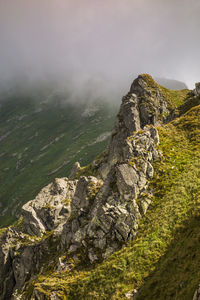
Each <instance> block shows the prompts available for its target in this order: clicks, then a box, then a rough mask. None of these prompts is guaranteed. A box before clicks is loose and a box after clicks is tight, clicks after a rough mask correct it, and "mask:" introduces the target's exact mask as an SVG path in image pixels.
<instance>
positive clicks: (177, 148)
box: [35, 100, 200, 300]
mask: <svg viewBox="0 0 200 300" xmlns="http://www.w3.org/2000/svg"><path fill="white" fill-rule="evenodd" d="M194 102H195V103H196V100H195V101H194ZM198 102H199V100H198ZM158 130H159V135H160V146H159V148H160V150H161V151H162V153H163V157H162V159H161V161H159V162H157V163H156V165H155V170H156V171H155V175H154V178H153V180H152V182H151V187H152V189H153V190H154V199H153V202H152V205H151V208H150V209H149V210H148V212H147V214H146V216H145V217H144V218H143V219H142V220H141V222H140V224H139V231H138V235H137V237H136V239H135V240H134V241H133V242H131V243H128V244H127V245H125V246H124V247H123V248H122V249H121V250H120V251H118V252H116V253H114V254H113V255H111V256H110V257H109V258H108V259H107V260H105V261H104V262H102V263H101V264H98V265H96V266H95V267H94V268H91V269H90V268H87V267H84V266H81V265H78V266H77V267H76V265H75V268H74V272H72V273H71V272H70V273H69V272H63V273H59V274H58V273H52V274H50V273H47V274H46V275H43V276H42V275H40V276H38V278H37V280H36V282H35V286H36V287H37V289H40V290H43V292H44V293H46V295H47V297H48V294H49V292H50V291H56V292H57V293H58V294H59V295H60V296H61V298H63V299H127V298H126V296H125V294H126V293H127V292H130V291H133V290H134V289H137V290H139V295H138V297H137V299H139V300H140V299H141V300H142V299H149V300H150V299H151V300H152V299H155V300H156V299H161V300H162V299H178V300H179V299H180V300H188V299H192V297H193V294H194V291H195V289H196V288H197V286H198V284H199V280H200V271H199V259H200V253H199V247H200V233H199V226H200V150H199V149H200V106H195V107H194V108H192V109H190V110H189V111H188V112H186V113H185V114H183V115H182V116H181V117H179V118H177V119H176V120H174V121H173V122H171V123H169V124H167V125H165V126H163V127H160V128H158Z"/></svg>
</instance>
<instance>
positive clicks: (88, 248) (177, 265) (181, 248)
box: [0, 74, 200, 300]
mask: <svg viewBox="0 0 200 300" xmlns="http://www.w3.org/2000/svg"><path fill="white" fill-rule="evenodd" d="M199 133H200V93H199V91H198V86H197V89H196V90H195V91H189V90H182V91H171V90H167V89H166V88H163V87H162V86H159V85H158V84H157V83H156V82H155V81H154V80H153V79H152V78H151V77H150V76H149V75H147V74H142V75H140V76H139V77H138V78H137V79H136V80H134V82H133V84H132V86H131V89H130V92H129V93H128V94H127V95H126V96H125V97H124V98H123V99H122V104H121V107H120V111H119V113H118V115H117V118H116V122H115V126H114V129H113V131H112V135H111V140H110V143H109V147H108V149H107V151H106V152H104V153H102V155H101V156H99V157H98V159H95V160H94V161H93V162H92V163H91V164H90V165H89V166H88V167H86V168H84V167H82V168H81V167H80V166H79V165H76V168H74V172H73V177H71V178H70V179H68V178H61V179H56V180H54V182H53V183H52V184H50V185H48V186H46V187H45V188H43V189H42V191H41V192H40V193H39V194H38V196H37V197H36V198H35V199H34V200H33V201H29V202H28V203H27V204H25V205H24V206H23V208H22V217H21V218H20V219H19V220H18V222H17V223H16V224H14V225H13V226H11V227H9V228H5V229H2V230H1V231H0V263H1V265H2V268H1V270H0V279H1V281H0V282H1V283H0V295H1V298H2V299H3V300H4V299H11V298H12V297H14V299H39V300H40V299H54V298H56V299H127V298H129V299H133V298H134V299H192V297H193V295H194V292H195V290H196V289H197V287H198V283H199V270H198V261H199V251H198V249H199V232H198V229H199V214H200V211H199V204H200V203H199V201H200V197H199V195H200V179H199V178H200V176H199V175H200V168H199V160H200V153H199V144H200V134H199ZM195 300H196V299H195Z"/></svg>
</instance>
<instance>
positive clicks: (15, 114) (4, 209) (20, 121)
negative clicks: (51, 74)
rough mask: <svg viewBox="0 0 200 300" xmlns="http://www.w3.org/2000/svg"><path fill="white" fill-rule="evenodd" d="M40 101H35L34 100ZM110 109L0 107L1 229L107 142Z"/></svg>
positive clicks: (10, 103)
mask: <svg viewBox="0 0 200 300" xmlns="http://www.w3.org/2000/svg"><path fill="white" fill-rule="evenodd" d="M38 98H39V99H38ZM118 105H119V104H118V103H117V104H115V105H112V108H111V105H109V104H106V103H100V101H99V102H97V101H96V102H93V103H92V102H90V103H88V102H87V103H86V102H82V103H81V104H80V103H79V104H76V105H72V104H70V103H67V102H66V103H65V104H64V103H63V101H61V100H59V97H58V96H57V97H56V96H55V97H52V99H50V100H48V101H46V98H45V97H43V98H42V97H41V99H40V97H39V96H37V97H36V96H33V97H25V96H19V97H17V96H15V97H13V96H12V97H10V98H8V99H6V101H5V102H1V107H0V166H1V168H0V184H1V187H0V227H1V226H5V225H7V224H9V223H11V222H12V221H13V220H14V219H15V217H16V214H17V213H18V212H19V211H20V207H21V206H22V204H23V203H25V202H27V201H28V200H30V199H33V198H34V197H35V196H36V194H37V193H38V192H39V191H40V189H41V188H42V187H44V186H45V185H46V184H48V183H50V182H51V181H52V180H53V179H54V178H55V177H64V176H68V175H69V172H70V169H71V166H72V164H73V163H74V162H75V161H79V162H80V163H81V164H83V165H85V164H88V163H89V162H90V161H91V160H92V159H93V158H94V157H95V156H96V155H98V153H100V152H102V151H103V150H104V149H105V147H106V145H107V143H108V140H109V133H110V131H111V130H112V127H113V123H114V118H115V115H116V112H117V110H118Z"/></svg>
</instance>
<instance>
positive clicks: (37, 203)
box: [22, 178, 77, 235]
mask: <svg viewBox="0 0 200 300" xmlns="http://www.w3.org/2000/svg"><path fill="white" fill-rule="evenodd" d="M76 183H77V182H76V181H70V180H68V178H60V179H58V178H56V179H55V181H54V182H53V183H51V184H49V185H48V186H46V187H45V188H43V189H42V190H41V192H40V193H39V194H38V195H37V197H36V198H35V200H34V201H29V202H28V203H26V204H25V205H24V206H23V207H22V216H23V219H24V228H25V231H26V233H27V234H30V235H42V234H43V233H44V232H46V231H51V230H54V231H57V232H61V231H62V226H63V224H64V223H65V222H66V220H67V218H68V217H69V215H70V202H71V199H72V198H73V196H74V193H75V189H76Z"/></svg>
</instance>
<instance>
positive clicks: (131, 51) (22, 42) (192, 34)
mask: <svg viewBox="0 0 200 300" xmlns="http://www.w3.org/2000/svg"><path fill="white" fill-rule="evenodd" d="M199 16H200V2H199V1H198V0H190V1H188V0H173V1H172V0H169V1H158V0H148V1H147V0H134V1H133V0H123V1H122V0H107V1H102V0H42V1H41V0H14V1H13V0H0V45H1V47H0V87H1V89H2V88H3V87H5V86H6V87H10V86H14V85H17V86H22V87H23V86H24V87H25V86H37V85H42V84H46V83H48V82H58V83H59V84H60V85H61V86H66V85H67V88H70V90H71V91H73V93H74V96H73V98H74V101H75V100H76V98H78V97H77V96H76V94H77V95H81V93H84V89H89V90H91V93H93V92H94V93H96V94H97V93H98V94H99V95H100V96H103V97H104V96H105V97H107V98H109V95H110V94H111V93H113V92H114V91H115V93H116V96H117V95H118V94H123V93H124V92H126V91H127V89H128V88H129V86H130V84H131V82H132V80H133V79H134V78H135V77H136V76H137V75H138V74H139V73H150V74H151V75H153V76H155V77H167V78H171V79H173V78H174V79H177V80H181V81H184V82H185V83H186V84H187V85H188V86H189V87H190V88H193V85H194V82H196V81H200V60H199V50H200V39H199V28H200V18H199Z"/></svg>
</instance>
